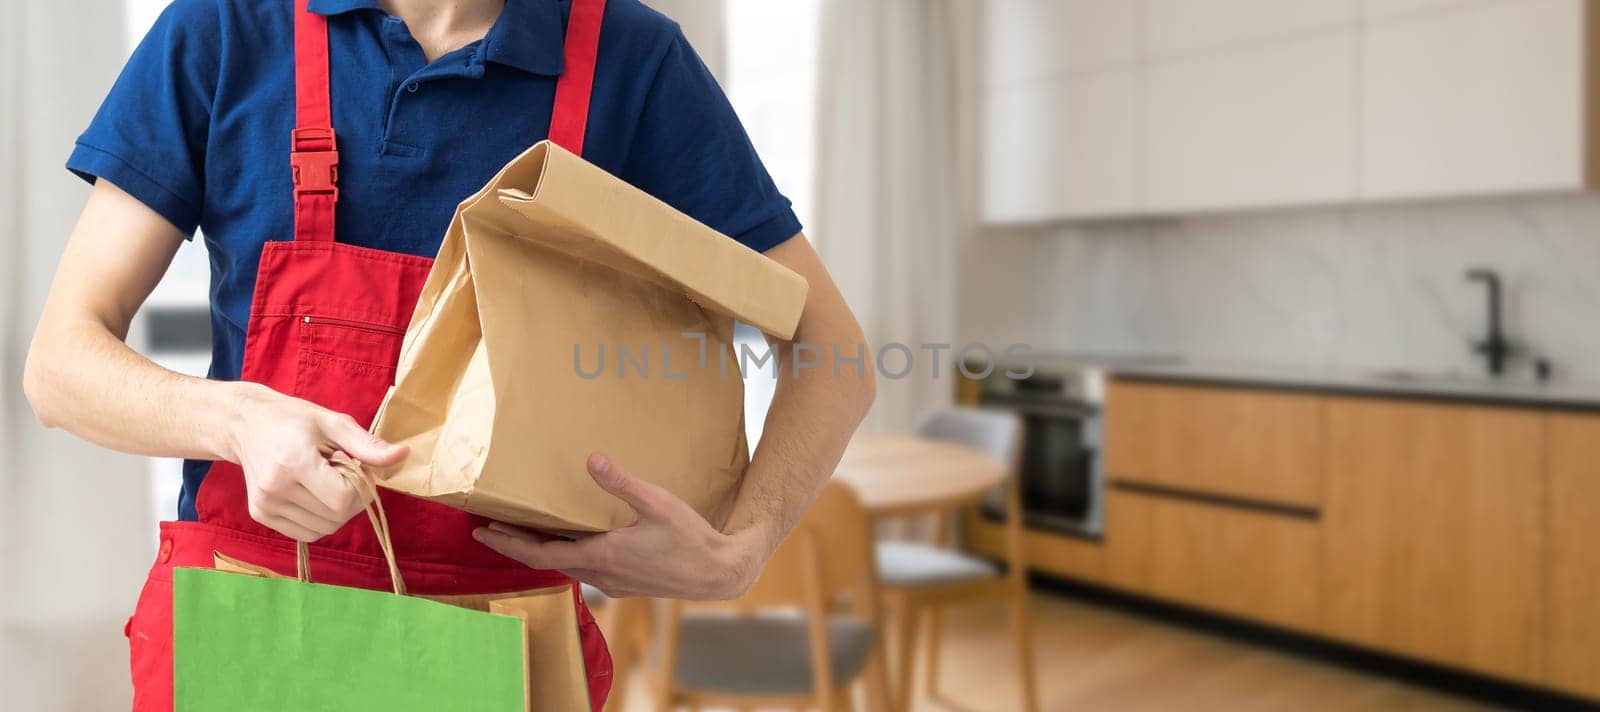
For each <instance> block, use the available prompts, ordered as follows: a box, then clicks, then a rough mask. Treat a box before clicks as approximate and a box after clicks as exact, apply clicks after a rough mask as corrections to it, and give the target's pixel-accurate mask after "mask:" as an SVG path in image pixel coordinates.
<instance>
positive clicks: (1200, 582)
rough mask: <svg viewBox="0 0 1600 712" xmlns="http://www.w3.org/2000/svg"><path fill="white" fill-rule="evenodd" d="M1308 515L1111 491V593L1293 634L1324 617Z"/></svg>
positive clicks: (1315, 542) (1108, 511)
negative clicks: (1179, 605) (1155, 599)
mask: <svg viewBox="0 0 1600 712" xmlns="http://www.w3.org/2000/svg"><path fill="white" fill-rule="evenodd" d="M1318 536H1319V535H1318V528H1317V523H1316V521H1315V520H1314V519H1313V518H1311V517H1309V516H1294V515H1285V514H1280V513H1274V512H1266V511H1259V510H1253V509H1248V508H1239V507H1232V506H1227V505H1217V504H1211V503H1206V502H1197V501H1191V500H1186V499H1183V498H1181V497H1172V496H1167V495H1160V494H1150V493H1143V492H1136V491H1129V490H1123V489H1117V490H1113V491H1112V492H1110V493H1109V494H1108V496H1107V500H1106V537H1105V546H1106V563H1105V566H1106V579H1107V582H1108V583H1110V584H1111V585H1113V586H1117V587H1119V588H1123V589H1127V590H1130V591H1135V592H1138V593H1142V594H1146V595H1150V596H1155V597H1158V598H1163V599H1167V600H1170V601H1176V602H1180V603H1186V604H1190V605H1193V606H1197V607H1200V608H1205V609H1209V610H1213V611H1217V612H1221V613H1227V614H1231V615H1235V616H1240V617H1243V618H1249V619H1252V620H1258V621H1263V622H1267V623H1272V624H1275V625H1280V626H1284V627H1286V628H1293V629H1297V630H1305V631H1311V630H1315V629H1316V628H1317V625H1318V623H1319V619H1320V615H1321V604H1322V601H1321V598H1322V596H1321V593H1322V583H1321V572H1320V570H1319V562H1318V548H1317V547H1318Z"/></svg>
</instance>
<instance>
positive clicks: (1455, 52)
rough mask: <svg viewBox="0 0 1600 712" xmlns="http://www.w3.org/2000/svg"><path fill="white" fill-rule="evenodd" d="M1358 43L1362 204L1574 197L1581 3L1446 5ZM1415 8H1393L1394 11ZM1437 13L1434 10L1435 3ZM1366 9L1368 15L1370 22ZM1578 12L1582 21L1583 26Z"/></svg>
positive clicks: (1370, 28)
mask: <svg viewBox="0 0 1600 712" xmlns="http://www.w3.org/2000/svg"><path fill="white" fill-rule="evenodd" d="M1396 4H1397V3H1396V2H1395V1H1394V0H1390V1H1389V2H1387V3H1380V4H1379V7H1378V8H1376V12H1378V13H1379V15H1378V17H1379V19H1372V20H1371V21H1369V23H1368V25H1367V27H1366V29H1365V31H1364V32H1363V33H1362V46H1361V56H1362V61H1361V79H1360V87H1361V99H1360V101H1359V102H1358V104H1359V107H1360V116H1359V124H1360V134H1361V137H1362V140H1361V145H1360V174H1361V177H1360V195H1361V197H1362V198H1369V199H1393V198H1417V197H1440V196H1462V195H1479V194H1505V193H1519V192H1537V191H1572V190H1578V189H1582V188H1583V187H1584V186H1585V185H1586V184H1588V183H1589V182H1590V180H1589V179H1590V178H1591V176H1587V175H1586V161H1585V156H1586V151H1592V150H1593V148H1592V146H1588V145H1587V144H1589V143H1590V142H1591V138H1590V136H1589V131H1590V128H1591V127H1590V126H1589V124H1590V123H1591V122H1592V121H1593V117H1592V116H1589V115H1587V114H1588V109H1586V107H1585V101H1586V97H1588V96H1592V90H1590V89H1589V88H1587V87H1586V86H1585V85H1586V82H1592V81H1594V80H1593V79H1592V78H1586V74H1587V72H1586V71H1585V66H1586V64H1588V65H1589V66H1592V61H1588V60H1586V58H1585V52H1586V51H1589V50H1586V44H1587V43H1592V42H1594V41H1595V39H1594V38H1593V37H1592V36H1591V37H1589V38H1587V40H1586V37H1585V35H1586V30H1585V27H1586V25H1591V26H1592V22H1593V19H1594V18H1593V17H1592V14H1593V8H1594V7H1595V5H1594V3H1592V2H1590V1H1589V0H1496V1H1491V2H1474V3H1459V2H1457V3H1442V7H1440V8H1437V9H1435V10H1434V11H1428V12H1421V13H1419V14H1414V15H1406V16H1401V17H1393V18H1387V19H1383V15H1382V14H1381V13H1382V12H1383V10H1384V9H1385V7H1384V6H1389V5H1396ZM1417 4H1418V3H1417V2H1403V3H1398V5H1399V6H1400V8H1401V10H1402V11H1403V10H1404V9H1405V8H1407V7H1410V6H1413V5H1417ZM1440 4H1441V3H1437V2H1435V3H1433V5H1440ZM1371 11H1373V9H1372V8H1369V12H1371ZM1586 14H1588V15H1590V16H1589V17H1586Z"/></svg>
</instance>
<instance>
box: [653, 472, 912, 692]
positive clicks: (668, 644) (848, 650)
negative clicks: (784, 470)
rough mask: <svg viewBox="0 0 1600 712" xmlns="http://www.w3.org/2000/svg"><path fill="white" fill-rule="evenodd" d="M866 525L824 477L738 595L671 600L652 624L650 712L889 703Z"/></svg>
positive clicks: (839, 486)
mask: <svg viewBox="0 0 1600 712" xmlns="http://www.w3.org/2000/svg"><path fill="white" fill-rule="evenodd" d="M873 556H874V554H873V546H872V524H871V521H870V520H869V518H868V517H867V514H866V511H865V510H863V509H862V508H861V503H860V502H859V501H858V500H857V499H856V496H855V493H854V492H852V491H851V490H850V488H849V487H848V486H847V485H844V484H843V483H839V482H830V483H829V484H828V485H827V487H825V488H824V489H823V491H822V494H821V495H819V496H818V498H817V501H816V502H815V503H814V504H813V505H812V507H811V510H810V511H809V512H807V513H806V516H805V517H804V518H803V519H802V520H801V522H800V523H799V524H798V525H797V526H796V527H795V528H794V531H792V532H790V534H789V536H788V538H787V539H785V540H784V542H783V544H782V545H781V546H779V548H778V551H777V553H775V554H774V555H773V557H772V560H771V561H770V562H768V563H767V567H766V569H765V570H764V571H763V572H762V574H761V578H760V579H758V580H757V581H756V583H755V584H754V585H753V586H751V588H750V590H749V591H748V592H746V593H745V595H744V596H743V597H741V598H739V599H738V600H735V601H730V602H726V603H691V602H683V601H672V602H669V603H667V604H666V608H667V612H666V614H665V620H664V621H663V625H662V626H661V628H662V630H661V655H660V657H659V659H658V667H657V669H656V673H657V705H656V708H657V709H659V710H670V709H674V708H675V707H677V706H678V705H683V704H687V705H690V706H691V707H693V708H694V709H699V708H701V707H702V706H717V707H732V708H735V709H750V708H752V707H763V708H766V707H781V708H790V709H803V708H811V707H816V708H819V709H822V710H828V711H832V710H844V709H853V708H854V705H853V704H852V701H851V694H850V693H851V688H852V687H854V686H857V685H858V684H859V686H860V688H861V690H860V691H861V692H862V693H863V694H864V695H865V697H866V698H867V705H866V707H867V709H869V710H885V711H886V710H887V709H888V707H889V701H888V681H887V679H886V672H885V665H884V656H885V652H886V645H885V641H884V636H883V626H882V618H881V615H880V612H879V592H878V589H877V574H876V565H875V562H874V559H873Z"/></svg>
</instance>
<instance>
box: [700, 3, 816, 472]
mask: <svg viewBox="0 0 1600 712" xmlns="http://www.w3.org/2000/svg"><path fill="white" fill-rule="evenodd" d="M727 3H728V4H727V13H726V19H727V26H726V28H725V29H726V31H727V66H726V68H725V73H726V74H727V76H726V77H724V78H723V86H724V88H725V90H726V91H727V92H728V99H729V100H730V101H732V102H733V108H734V110H735V111H737V112H739V120H740V121H741V122H743V123H744V128H745V131H747V132H748V133H749V134H750V140H751V141H752V142H753V143H755V146H756V151H757V152H758V153H760V154H761V160H762V162H763V163H765V164H766V166H767V171H768V172H769V173H771V174H772V179H773V180H774V181H776V182H777V184H778V189H779V190H781V191H782V192H783V194H784V195H787V196H789V200H791V201H793V202H794V209H795V213H796V214H798V215H799V216H800V223H801V224H802V225H804V224H808V223H809V222H810V218H811V193H812V161H813V156H814V154H815V151H814V150H813V149H814V146H815V141H814V135H815V124H816V66H817V62H816V55H817V12H818V4H819V3H818V0H785V2H772V0H727ZM734 343H735V348H736V349H739V350H740V353H741V354H742V353H743V348H744V347H746V346H748V347H749V348H750V349H751V350H752V352H753V353H754V354H756V359H760V358H764V357H765V356H766V352H767V347H766V340H765V339H763V338H762V336H761V333H760V332H758V331H756V330H755V329H753V328H750V327H747V326H744V325H740V328H739V330H738V332H737V333H736V335H735V338H734ZM751 366H752V369H751V371H750V372H747V373H746V374H745V379H744V384H745V385H744V389H745V394H744V403H745V406H744V423H745V437H746V439H747V440H749V443H750V448H751V451H752V452H753V451H754V450H755V446H756V443H757V442H759V441H760V440H761V432H762V429H763V426H764V425H765V423H766V419H767V408H768V407H769V406H770V405H771V404H772V396H773V391H774V390H775V389H776V388H777V385H778V384H777V379H776V377H775V374H774V373H773V369H772V367H771V366H770V364H769V366H768V367H766V368H762V369H755V368H754V367H753V366H754V362H753V361H752V362H751Z"/></svg>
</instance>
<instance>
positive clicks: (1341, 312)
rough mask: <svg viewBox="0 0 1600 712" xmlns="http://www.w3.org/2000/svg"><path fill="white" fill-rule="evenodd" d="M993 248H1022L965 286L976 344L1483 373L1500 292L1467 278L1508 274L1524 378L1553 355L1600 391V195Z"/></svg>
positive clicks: (1006, 251) (1510, 315) (1119, 232)
mask: <svg viewBox="0 0 1600 712" xmlns="http://www.w3.org/2000/svg"><path fill="white" fill-rule="evenodd" d="M993 240H1000V241H1012V242H1011V244H1007V245H1005V246H1003V247H999V249H995V250H993V252H994V253H995V254H999V255H1003V256H1004V258H1003V259H1000V260H998V262H996V261H994V260H991V261H989V263H988V264H987V265H986V266H985V267H984V269H986V270H988V272H989V273H990V275H989V277H988V278H984V277H983V276H981V275H980V276H978V277H976V278H973V277H967V276H964V277H963V280H964V283H963V289H964V291H965V292H966V294H972V293H973V292H972V291H971V290H972V289H973V288H974V287H976V288H977V289H980V290H983V291H985V292H987V295H986V297H985V298H984V299H978V300H977V303H975V304H968V305H964V309H963V323H964V326H970V328H969V329H967V331H968V332H969V333H971V334H973V335H974V336H975V337H976V338H988V339H1009V340H1015V337H1014V336H1013V335H1015V334H1018V333H1019V332H1023V333H1025V334H1026V336H1027V338H1029V339H1031V343H1033V344H1034V345H1035V346H1036V347H1037V348H1040V349H1055V350H1067V351H1089V352H1098V353H1106V352H1112V353H1127V354H1175V355H1181V356H1184V357H1187V358H1191V359H1197V360H1206V361H1221V362H1231V363H1239V364H1262V365H1272V366H1292V367H1304V368H1329V369H1339V370H1404V371H1412V372H1417V373H1424V374H1432V375H1473V376H1476V375H1478V374H1480V373H1482V372H1483V370H1484V362H1483V360H1482V359H1481V358H1480V357H1478V356H1476V355H1474V354H1473V353H1472V352H1471V350H1470V348H1469V344H1470V342H1471V341H1473V340H1475V339H1480V338H1482V337H1483V333H1484V329H1485V324H1486V304H1485V302H1486V297H1485V293H1484V288H1483V286H1482V285H1481V284H1478V283H1473V282H1468V281H1467V279H1466V277H1465V274H1466V272H1467V270H1468V269H1471V268H1476V267H1488V268H1493V269H1495V270H1498V271H1499V272H1500V274H1501V277H1502V279H1503V280H1504V283H1505V315H1504V318H1505V326H1506V330H1507V333H1508V334H1509V336H1510V338H1511V339H1512V340H1513V341H1514V343H1515V344H1516V345H1517V347H1519V348H1520V349H1521V354H1520V356H1519V357H1518V358H1516V359H1515V360H1514V361H1513V362H1512V365H1511V373H1510V377H1512V378H1529V377H1530V374H1531V372H1532V357H1533V356H1540V357H1544V358H1548V359H1549V360H1550V362H1551V363H1552V364H1553V366H1554V372H1555V377H1556V378H1557V379H1560V380H1570V381H1580V382H1600V197H1589V196H1554V197H1522V198H1505V199H1493V200H1471V201H1451V202H1438V203H1427V204H1407V205H1386V206H1362V207H1338V208H1320V209H1299V210H1288V211H1275V212H1263V213H1238V214H1224V215H1211V216H1198V217H1186V218H1182V219H1170V220H1152V221H1138V222H1121V223H1110V224H1096V225H1087V226H1068V227H1054V228H1048V229H1041V230H1038V231H1035V232H1034V233H1033V234H1031V235H1022V236H1016V235H1011V236H1000V235H991V236H984V237H983V238H981V239H980V240H978V241H976V242H979V243H990V244H989V247H991V248H993V247H997V246H996V245H994V244H993V243H992V242H990V241H993ZM972 248H973V249H984V248H982V247H980V246H976V245H975V246H972ZM984 251H985V252H990V250H988V249H984ZM1019 271H1020V272H1024V273H1028V272H1031V276H1032V279H1031V285H1032V286H1031V288H1029V290H1028V293H1022V291H1020V290H1019V289H1018V288H1017V287H1016V286H1015V283H1012V284H1005V283H1004V280H1005V278H1004V275H1005V274H1007V273H1009V274H1012V275H1015V274H1016V272H1019ZM974 280H976V281H974ZM985 301H987V302H990V303H988V304H985V303H984V302H985ZM985 313H986V314H988V315H991V316H981V315H982V314H985ZM998 313H1005V314H1009V315H1010V317H1009V318H1003V319H995V318H993V317H992V315H994V314H998ZM996 329H999V330H1004V331H1008V332H1010V335H1008V334H999V333H994V331H995V330H996Z"/></svg>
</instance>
